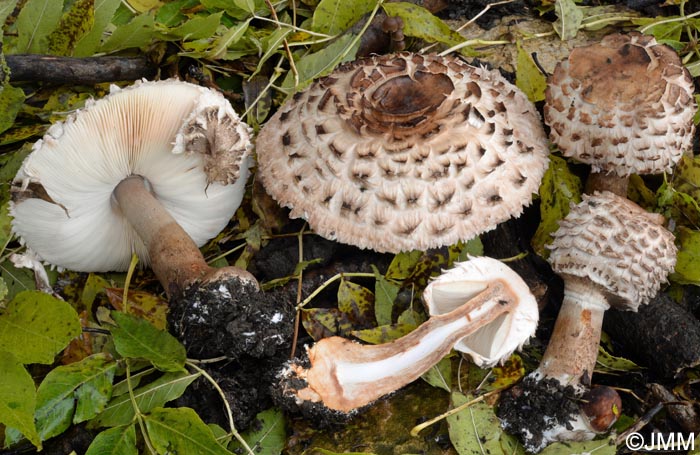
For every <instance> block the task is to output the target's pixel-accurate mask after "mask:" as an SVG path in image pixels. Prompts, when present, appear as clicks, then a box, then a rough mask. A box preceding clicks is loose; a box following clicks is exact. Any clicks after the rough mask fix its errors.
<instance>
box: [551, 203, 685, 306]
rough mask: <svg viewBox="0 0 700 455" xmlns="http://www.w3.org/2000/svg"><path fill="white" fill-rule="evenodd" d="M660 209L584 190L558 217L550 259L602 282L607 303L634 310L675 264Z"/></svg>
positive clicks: (562, 269) (561, 270)
mask: <svg viewBox="0 0 700 455" xmlns="http://www.w3.org/2000/svg"><path fill="white" fill-rule="evenodd" d="M662 222H663V217H662V216H661V215H659V214H654V213H649V212H646V211H645V210H644V209H642V208H641V207H639V206H638V205H637V204H635V203H633V202H631V201H629V200H627V199H625V198H622V197H619V196H617V195H615V194H613V193H610V192H607V191H604V192H601V193H595V194H594V195H584V196H583V202H581V203H580V204H578V205H575V206H572V207H571V211H570V212H569V214H568V215H567V216H566V217H565V218H564V219H563V220H561V221H560V222H559V230H558V231H556V232H555V233H554V241H553V242H552V244H551V245H549V246H548V248H549V249H550V250H552V252H551V254H550V256H549V262H550V264H551V265H552V268H553V269H554V271H555V272H557V273H559V274H562V275H566V274H568V275H573V276H578V277H585V278H588V279H590V280H591V281H593V282H594V283H596V284H598V285H599V286H601V287H602V288H603V290H604V292H605V293H606V294H607V300H608V303H609V304H610V305H612V306H614V307H616V308H618V309H626V310H631V311H637V308H638V307H639V305H640V304H642V305H643V304H646V303H647V302H648V301H649V299H651V298H652V297H654V295H656V293H657V292H658V290H659V288H660V287H661V284H662V283H664V282H665V281H666V277H667V276H668V274H669V272H670V271H671V270H673V267H674V265H675V264H676V246H675V245H674V243H673V241H674V237H673V234H671V232H669V231H668V230H667V229H665V228H664V227H663V226H662V225H661V223H662Z"/></svg>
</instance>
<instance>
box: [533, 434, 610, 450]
mask: <svg viewBox="0 0 700 455" xmlns="http://www.w3.org/2000/svg"><path fill="white" fill-rule="evenodd" d="M616 453H617V449H616V446H615V435H614V434H613V435H610V436H608V437H607V438H605V439H596V440H593V441H585V442H568V441H567V442H565V443H564V442H557V443H554V444H551V445H549V446H547V447H546V448H545V449H544V450H543V451H542V452H540V455H591V454H595V455H615V454H616Z"/></svg>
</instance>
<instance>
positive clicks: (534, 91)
mask: <svg viewBox="0 0 700 455" xmlns="http://www.w3.org/2000/svg"><path fill="white" fill-rule="evenodd" d="M517 47H518V64H517V68H516V71H515V85H517V86H518V88H519V89H520V90H522V91H523V92H524V93H525V95H527V99H529V100H530V101H532V102H533V103H536V102H537V101H542V100H543V99H544V90H545V89H546V88H547V78H546V77H545V75H544V74H542V71H540V69H539V68H538V67H537V65H535V61H534V60H533V59H532V56H531V55H530V54H528V53H527V51H525V49H523V47H522V45H521V43H520V41H518V42H517Z"/></svg>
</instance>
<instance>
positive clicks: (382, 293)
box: [372, 262, 401, 325]
mask: <svg viewBox="0 0 700 455" xmlns="http://www.w3.org/2000/svg"><path fill="white" fill-rule="evenodd" d="M392 264H393V262H392ZM372 271H374V277H375V279H376V281H375V283H374V295H375V300H374V314H375V317H376V319H377V325H388V324H391V323H392V318H391V316H392V313H393V310H394V301H395V300H396V296H397V295H399V290H400V289H401V288H400V286H398V285H396V284H394V283H392V282H391V281H389V280H387V279H386V278H385V277H384V276H383V275H381V274H380V273H379V270H377V268H376V267H375V266H374V265H372Z"/></svg>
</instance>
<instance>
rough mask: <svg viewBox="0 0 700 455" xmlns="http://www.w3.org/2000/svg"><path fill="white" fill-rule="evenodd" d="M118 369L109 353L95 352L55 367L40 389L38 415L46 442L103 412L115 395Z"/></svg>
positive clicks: (41, 433) (38, 392) (38, 423)
mask: <svg viewBox="0 0 700 455" xmlns="http://www.w3.org/2000/svg"><path fill="white" fill-rule="evenodd" d="M115 368H116V363H115V362H114V361H113V360H110V359H109V357H108V356H107V354H95V355H92V356H90V357H86V358H85V359H83V360H81V361H80V362H76V363H72V364H70V365H62V366H58V367H56V368H54V369H53V370H51V371H50V372H49V374H47V375H46V377H45V378H44V380H43V381H42V382H41V384H40V385H39V390H38V391H37V406H36V413H35V417H36V422H37V428H38V430H39V434H40V435H41V439H42V441H45V440H47V439H49V438H52V437H54V436H56V435H59V434H61V433H63V432H64V431H65V430H66V429H67V428H68V427H69V426H70V425H71V423H80V422H84V421H86V420H89V419H92V418H93V417H95V416H96V415H97V414H98V413H99V412H101V411H102V410H103V409H104V408H105V406H106V404H107V401H108V400H109V398H110V397H111V395H112V380H113V378H114V370H115Z"/></svg>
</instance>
